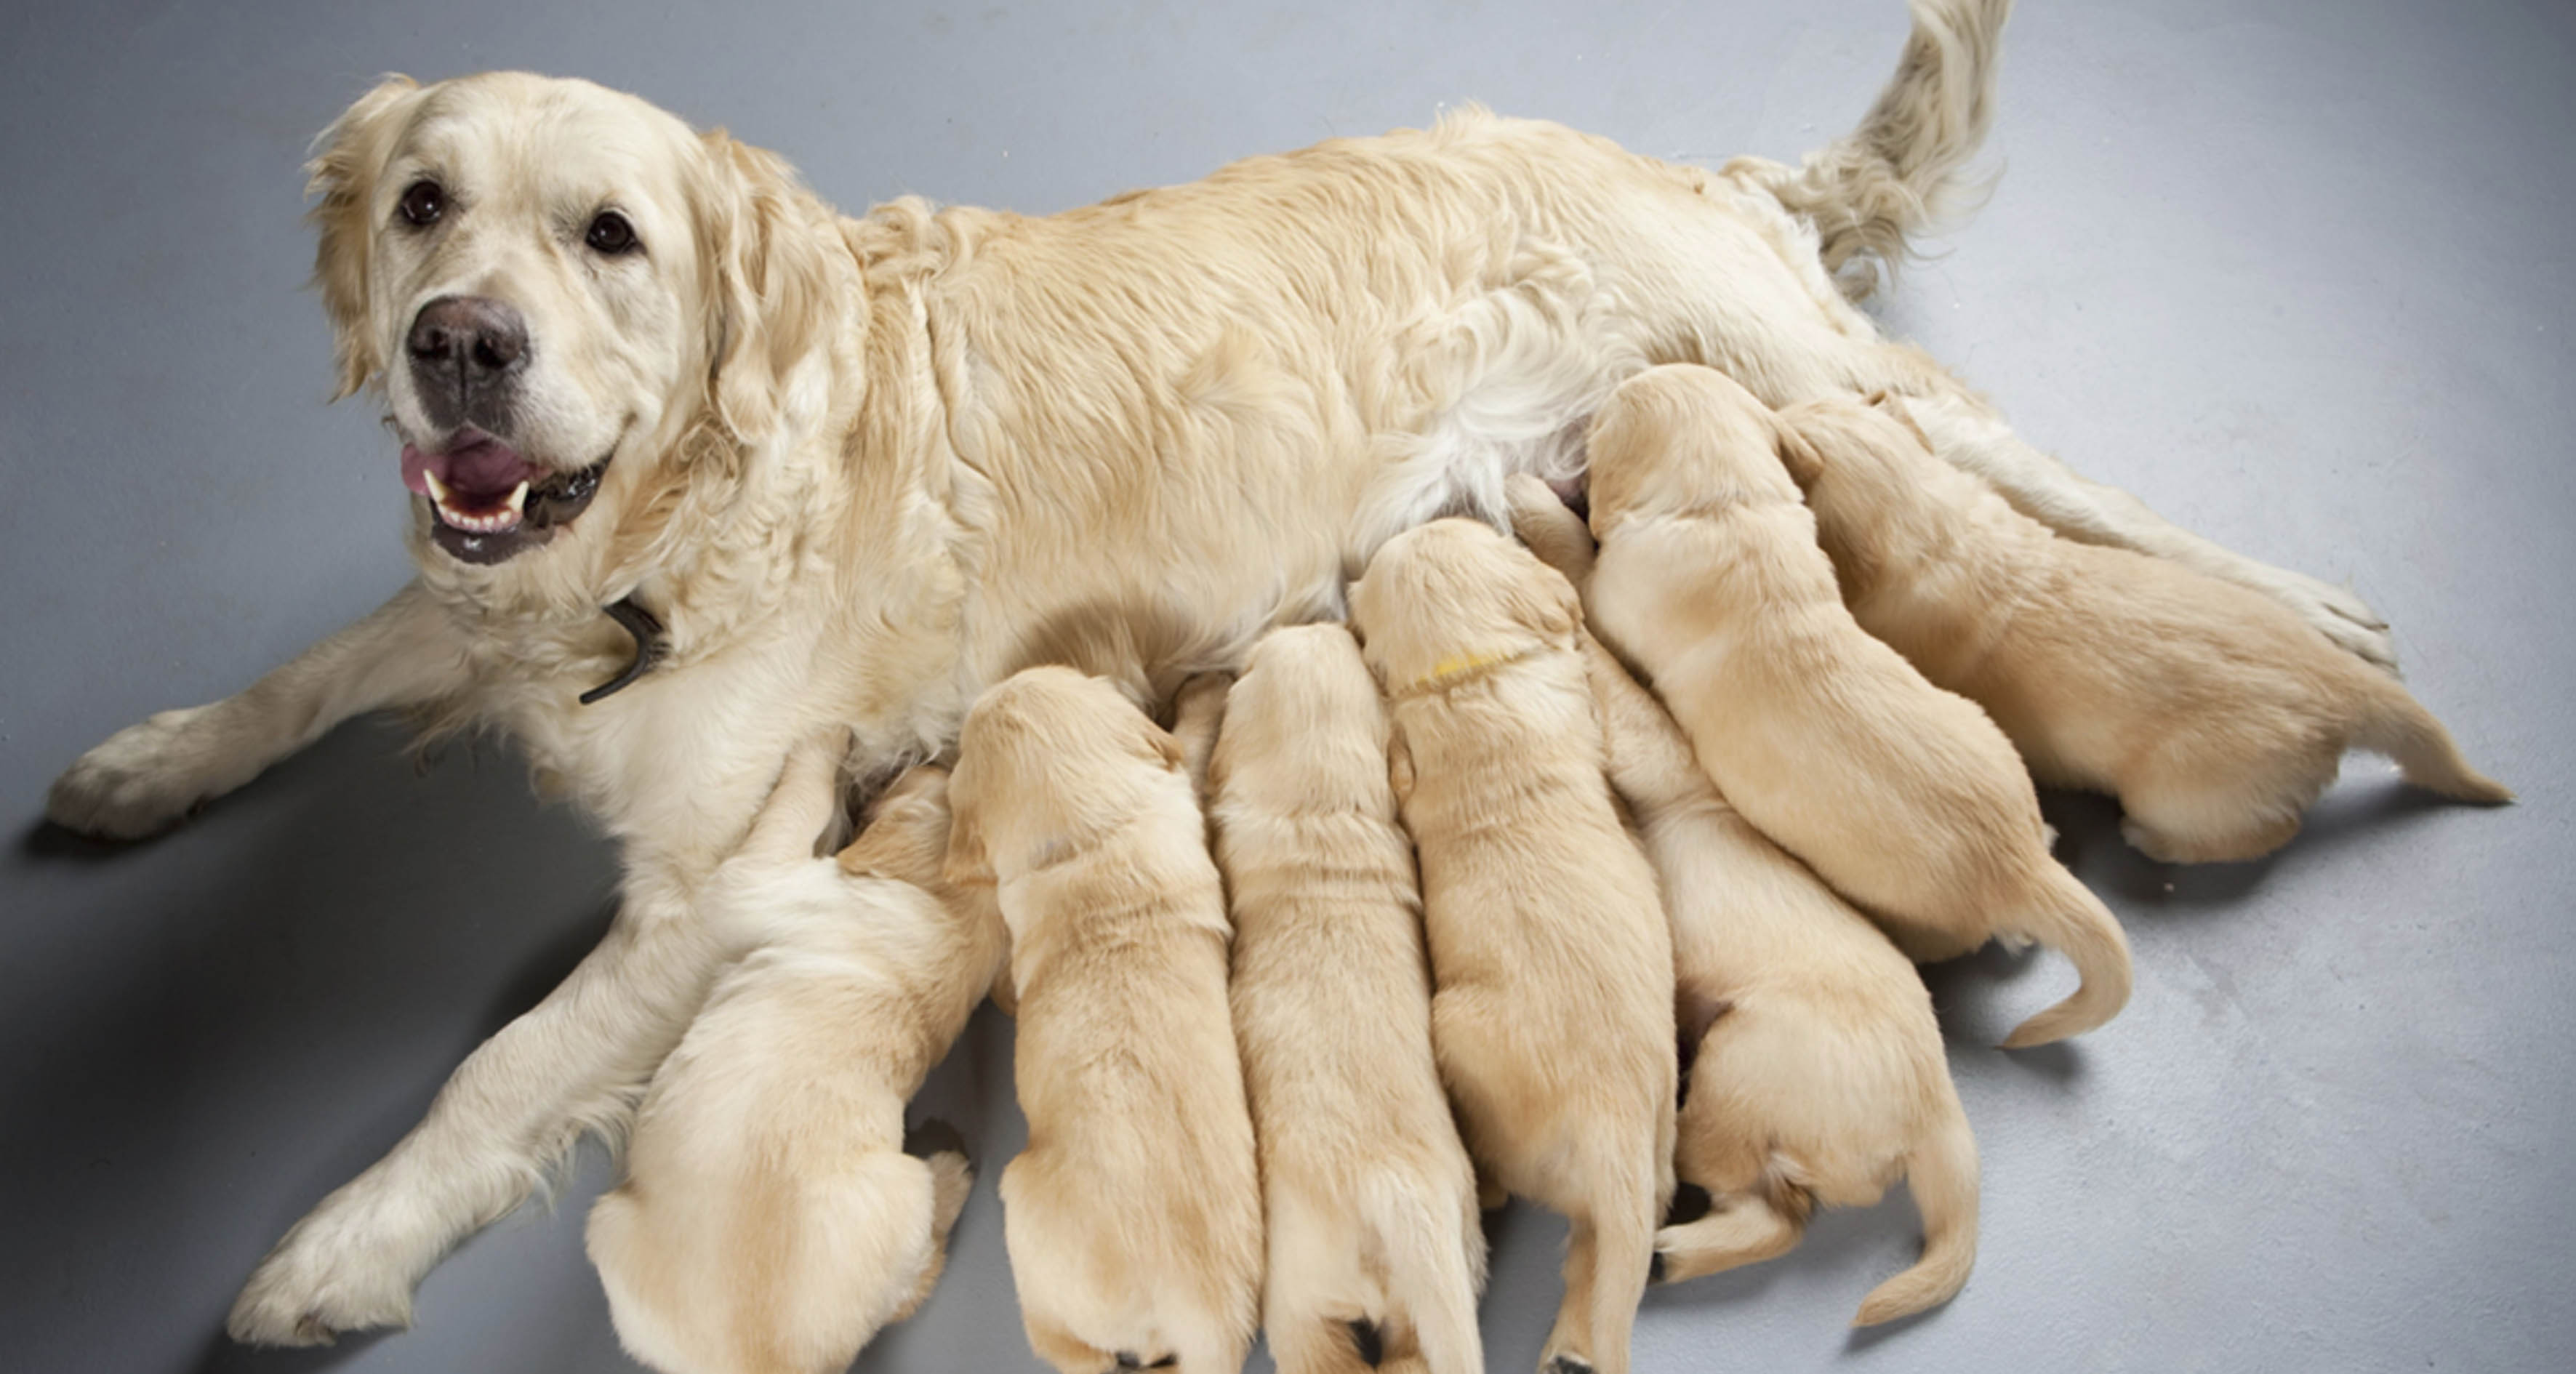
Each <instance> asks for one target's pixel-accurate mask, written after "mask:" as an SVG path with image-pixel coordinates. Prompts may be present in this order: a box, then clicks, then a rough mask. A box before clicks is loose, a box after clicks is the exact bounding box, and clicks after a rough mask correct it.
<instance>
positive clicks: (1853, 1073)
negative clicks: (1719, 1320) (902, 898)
mask: <svg viewBox="0 0 2576 1374" xmlns="http://www.w3.org/2000/svg"><path fill="white" fill-rule="evenodd" d="M1512 524H1513V526H1514V528H1515V529H1516V531H1517V532H1518V533H1519V534H1520V535H1521V538H1522V540H1523V541H1524V542H1526V543H1527V544H1528V545H1529V546H1530V547H1531V549H1533V550H1534V551H1536V552H1537V553H1538V554H1539V556H1540V557H1542V558H1544V559H1546V560H1547V561H1548V562H1549V563H1550V564H1551V565H1552V566H1554V567H1555V568H1556V569H1557V570H1558V571H1560V572H1562V573H1564V574H1565V575H1566V576H1567V578H1568V579H1569V580H1571V581H1574V582H1576V583H1577V584H1578V585H1579V584H1580V583H1581V582H1583V581H1584V580H1586V577H1587V574H1588V572H1589V566H1588V565H1589V564H1590V562H1591V558H1592V540H1591V536H1590V535H1588V534H1586V533H1584V529H1583V522H1582V521H1581V520H1580V519H1579V518H1577V517H1576V516H1575V514H1574V513H1573V512H1572V511H1569V510H1567V509H1566V508H1565V507H1564V505H1563V504H1561V503H1560V502H1559V501H1558V500H1557V499H1556V497H1555V496H1554V495H1552V494H1550V493H1549V491H1548V489H1547V487H1546V486H1545V484H1543V483H1540V482H1537V481H1536V480H1534V479H1518V480H1517V481H1516V482H1515V485H1514V489H1513V491H1512ZM1584 649H1585V659H1586V662H1587V664H1588V665H1589V667H1590V669H1591V673H1592V687H1593V692H1594V694H1595V696H1596V697H1597V698H1598V699H1599V701H1600V704H1601V712H1602V718H1603V720H1604V722H1605V724H1606V726H1607V730H1608V735H1609V748H1610V779H1611V782H1612V784H1613V785H1614V786H1615V787H1616V788H1617V789H1618V791H1619V794H1620V795H1621V796H1622V797H1623V798H1625V799H1626V801H1627V803H1628V806H1629V809H1630V811H1631V813H1632V814H1633V815H1634V816H1635V817H1636V821H1637V825H1638V828H1639V830H1640V831H1641V832H1642V834H1643V837H1644V839H1645V844H1646V853H1647V856H1648V857H1649V858H1651V859H1652V860H1653V861H1654V865H1655V871H1656V874H1657V876H1658V877H1660V878H1661V879H1662V881H1663V888H1664V902H1665V907H1666V910H1667V911H1668V912H1669V914H1670V915H1671V918H1672V926H1673V970H1674V977H1675V982H1676V986H1677V989H1678V991H1677V993H1676V996H1675V1004H1676V1006H1675V1010H1676V1015H1677V1016H1678V1018H1679V1020H1680V1030H1681V1043H1682V1045H1683V1047H1684V1050H1685V1053H1686V1054H1688V1053H1689V1051H1690V1050H1691V1049H1693V1048H1694V1047H1695V1048H1696V1050H1697V1055H1696V1058H1694V1059H1692V1060H1691V1062H1690V1064H1689V1065H1688V1067H1687V1068H1686V1070H1685V1079H1686V1082H1687V1084H1688V1090H1687V1091H1686V1092H1685V1093H1684V1094H1683V1096H1682V1108H1681V1114H1680V1120H1679V1124H1678V1128H1677V1142H1678V1143H1677V1159H1676V1170H1675V1172H1676V1173H1677V1174H1678V1175H1679V1177H1680V1180H1681V1182H1682V1183H1684V1184H1688V1185H1695V1186H1696V1187H1698V1188H1700V1189H1703V1190H1705V1192H1706V1194H1707V1197H1706V1202H1707V1206H1708V1210H1707V1212H1706V1214H1705V1215H1702V1216H1699V1217H1696V1218H1691V1219H1687V1220H1681V1219H1677V1224H1673V1225H1668V1226H1666V1227H1665V1228H1664V1230H1663V1231H1662V1232H1661V1233H1659V1234H1658V1235H1657V1236H1656V1238H1655V1249H1656V1252H1657V1253H1658V1254H1659V1255H1660V1256H1661V1257H1662V1260H1663V1277H1664V1279H1665V1280H1666V1281H1678V1280H1682V1279H1688V1278H1695V1277H1697V1276H1699V1275H1701V1274H1711V1273H1716V1272H1718V1271H1719V1270H1722V1269H1731V1268H1734V1267H1735V1266H1737V1265H1740V1264H1750V1263H1753V1262H1755V1261H1758V1260H1765V1259H1770V1258H1772V1257H1774V1256H1776V1255H1780V1254H1783V1253H1786V1252H1787V1251H1788V1250H1789V1249H1790V1248H1791V1247H1793V1246H1795V1245H1796V1244H1797V1243H1798V1241H1799V1238H1800V1237H1801V1236H1802V1235H1803V1234H1804V1232H1805V1230H1806V1223H1807V1217H1808V1214H1809V1212H1810V1210H1811V1209H1812V1208H1813V1207H1814V1206H1815V1204H1817V1203H1819V1202H1821V1203H1825V1204H1827V1205H1829V1206H1836V1207H1866V1206H1868V1205H1870V1204H1872V1203H1874V1202H1876V1201H1878V1199H1879V1197H1880V1196H1881V1194H1883V1193H1884V1192H1885V1191H1886V1189H1887V1187H1888V1185H1890V1184H1892V1183H1894V1182H1896V1181H1897V1180H1898V1179H1900V1178H1902V1179H1905V1180H1906V1181H1907V1183H1908V1184H1909V1187H1910V1190H1911V1191H1912V1193H1913V1196H1914V1203H1915V1206H1916V1208H1917V1209H1919V1210H1920V1211H1921V1212H1922V1214H1923V1231H1924V1244H1923V1258H1922V1260H1921V1261H1920V1262H1918V1263H1917V1264H1915V1265H1914V1266H1913V1267H1912V1268H1910V1269H1907V1270H1906V1271H1905V1272H1903V1273H1900V1274H1898V1275H1896V1276H1895V1277H1894V1278H1891V1279H1889V1280H1887V1281H1886V1282H1885V1283H1883V1284H1881V1285H1880V1286H1879V1287H1878V1289H1877V1290H1876V1291H1874V1292H1872V1293H1871V1294H1870V1295H1869V1298H1868V1300H1867V1301H1866V1302H1864V1303H1862V1304H1861V1308H1860V1315H1859V1316H1858V1318H1857V1319H1856V1320H1855V1324H1856V1325H1861V1326H1868V1325H1873V1324H1875V1323H1878V1322H1884V1321H1892V1320H1895V1319H1896V1318H1898V1317H1905V1316H1911V1315H1913V1314H1914V1313H1916V1312H1920V1311H1922V1310H1924V1309H1925V1308H1928V1307H1931V1306H1934V1305H1935V1304H1938V1303H1942V1302H1947V1301H1948V1300H1949V1299H1950V1298H1951V1296H1952V1295H1954V1294H1956V1293H1957V1292H1958V1291H1959V1287H1960V1285H1962V1284H1964V1283H1966V1282H1967V1279H1968V1270H1969V1268H1970V1267H1971V1266H1972V1265H1974V1264H1975V1262H1976V1254H1977V1142H1976V1137H1975V1135H1974V1133H1973V1132H1971V1131H1970V1130H1969V1128H1968V1119H1967V1115H1966V1113H1965V1112H1964V1111H1963V1110H1962V1109H1961V1107H1960V1105H1959V1094H1958V1092H1957V1090H1956V1089H1955V1088H1953V1087H1952V1086H1951V1083H1950V1066H1949V1063H1948V1061H1947V1059H1946V1058H1945V1057H1944V1055H1943V1052H1942V1047H1941V1028H1940V1025H1939V1023H1938V1022H1936V1021H1935V1020H1934V1019H1933V1016H1932V999H1931V997H1930V995H1929V994H1927V993H1926V992H1925V991H1924V990H1923V983H1922V980H1920V979H1919V978H1917V977H1916V976H1915V974H1914V968H1913V966H1912V965H1911V964H1909V963H1907V962H1906V959H1905V956H1904V955H1903V954H1901V953H1898V952H1897V949H1896V947H1895V946H1894V945H1892V944H1890V943H1889V942H1888V939H1887V937H1886V936H1885V935H1882V934H1880V933H1879V931H1878V929H1877V928H1876V927H1874V926H1872V925H1871V924H1870V923H1869V921H1868V919H1867V918H1866V917H1864V916H1862V915H1861V914H1860V913H1859V912H1857V911H1854V910H1852V909H1851V907H1850V906H1848V905H1846V904H1845V903H1844V902H1843V900H1842V899H1841V898H1839V897H1837V896H1835V895H1834V894H1833V891H1832V890H1831V889H1830V888H1827V887H1826V886H1825V885H1824V883H1822V882H1821V881H1819V880H1818V879H1817V878H1816V876H1815V874H1813V873H1811V872H1809V871H1808V870H1807V868H1806V866H1805V865H1803V864H1800V863H1799V862H1798V861H1797V860H1796V859H1793V858H1790V857H1789V856H1788V855H1787V854H1785V853H1782V852H1781V850H1780V848H1779V846H1777V845H1774V844H1772V843H1771V842H1770V841H1769V840H1767V839H1764V838H1763V837H1762V835H1761V833H1760V832H1759V831H1756V830H1755V829H1754V828H1753V826H1752V825H1751V824H1750V823H1748V822H1747V821H1746V820H1745V819H1744V818H1743V817H1742V816H1740V815H1738V814H1736V812H1735V809H1734V808H1733V807H1730V806H1728V805H1727V804H1726V801H1725V799H1724V798H1722V797H1720V796H1719V795H1718V792H1717V787H1716V785H1715V784H1713V783H1711V782H1710V781H1709V780H1708V776H1707V775H1706V774H1705V773H1702V772H1701V771H1700V768H1699V764H1698V762H1697V761H1696V760H1695V759H1693V758H1692V757H1691V748H1690V741H1689V740H1688V739H1685V738H1684V737H1683V736H1682V733H1681V731H1680V729H1679V728H1678V727H1676V726H1675V725H1674V724H1673V722H1672V718H1671V717H1670V716H1668V715H1666V714H1665V713H1664V708H1663V707H1662V706H1660V705H1657V704H1656V702H1655V700H1654V698H1653V697H1652V696H1650V695H1649V694H1648V693H1647V692H1646V690H1645V689H1644V688H1642V687H1640V686H1638V685H1637V684H1636V682H1635V681H1634V680H1632V679H1631V678H1630V677H1629V676H1628V674H1627V671H1626V670H1625V669H1623V668H1621V667H1620V666H1619V664H1618V663H1617V662H1616V661H1615V660H1613V659H1612V658H1611V657H1610V654H1609V652H1608V651H1607V650H1605V649H1603V648H1602V647H1601V646H1600V645H1599V644H1597V643H1594V642H1592V641H1591V640H1590V639H1589V638H1587V639H1586V641H1585V644H1584Z"/></svg>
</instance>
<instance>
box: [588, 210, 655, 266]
mask: <svg viewBox="0 0 2576 1374" xmlns="http://www.w3.org/2000/svg"><path fill="white" fill-rule="evenodd" d="M581 241H582V242H584V243H587V244H589V245H590V251H592V252H594V253H605V254H607V255H608V256H609V257H612V258H613V257H616V256H617V255H618V254H620V253H632V252H634V251H635V250H636V249H638V248H641V247H643V246H644V245H642V244H640V243H638V242H636V241H635V226H634V225H632V224H628V223H627V222H626V216H624V215H621V214H619V213H617V212H616V211H614V210H602V211H600V212H599V215H598V217H597V218H595V219H593V220H592V221H591V222H590V228H589V230H588V231H586V232H585V233H583V235H582V236H581Z"/></svg>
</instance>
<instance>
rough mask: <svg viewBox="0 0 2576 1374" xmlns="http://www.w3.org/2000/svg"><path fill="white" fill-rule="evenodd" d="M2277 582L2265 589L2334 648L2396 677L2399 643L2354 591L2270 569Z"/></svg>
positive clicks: (2385, 622)
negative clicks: (2330, 642) (2322, 634)
mask: <svg viewBox="0 0 2576 1374" xmlns="http://www.w3.org/2000/svg"><path fill="white" fill-rule="evenodd" d="M2270 571H2271V572H2273V573H2274V574H2275V575H2276V579H2277V580H2274V581H2272V582H2271V583H2270V584H2269V585H2266V586H2265V587H2264V588H2263V589H2262V590H2264V591H2267V592H2270V593H2271V594H2272V595H2273V596H2275V597H2277V598H2279V599H2280V600H2281V601H2282V602H2284V603H2286V604H2287V605H2288V606H2289V608H2290V609H2291V610H2293V611H2296V612H2298V613H2299V618H2300V619H2302V620H2305V621H2306V622H2308V623H2309V624H2311V625H2314V626H2316V627H2317V629H2318V630H2319V631H2321V632H2323V633H2324V635H2325V637H2326V638H2328V639H2330V640H2333V641H2334V643H2335V647H2337V648H2339V649H2342V650H2343V651H2344V652H2345V653H2348V654H2351V655H2352V656H2354V657H2355V658H2358V659H2360V660H2362V661H2363V662H2365V663H2368V664H2369V665H2370V666H2372V667H2374V668H2377V669H2379V670H2380V671H2381V672H2384V673H2387V674H2389V675H2390V676H2392V677H2394V676H2396V673H2397V640H2396V637H2395V636H2393V635H2391V634H2390V633H2389V632H2388V622H2387V621H2385V620H2382V619H2380V618H2379V613H2378V612H2376V611H2373V610H2372V609H2370V603H2368V602H2366V601H2364V600H2362V599H2361V598H2360V597H2359V596H2357V595H2355V594H2354V593H2353V592H2352V591H2351V589H2349V588H2346V587H2338V586H2335V585H2334V584H2333V583H2331V582H2320V581H2318V580H2317V579H2315V578H2313V577H2308V576H2305V575H2303V574H2300V573H2294V572H2283V571H2281V570H2280V569H2277V568H2276V569H2271V570H2270Z"/></svg>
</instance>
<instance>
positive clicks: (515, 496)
mask: <svg viewBox="0 0 2576 1374" xmlns="http://www.w3.org/2000/svg"><path fill="white" fill-rule="evenodd" d="M421 476H423V477H426V478H428V479H429V496H430V499H431V500H432V501H435V502H437V503H438V518H439V519H440V520H441V521H443V522H445V523H446V524H447V525H448V526H449V527H450V528H452V529H459V530H463V531H465V532H466V533H467V534H498V533H500V532H501V531H503V530H508V529H516V528H518V525H519V522H520V521H521V520H522V519H524V518H525V517H526V515H527V509H528V484H527V483H526V482H521V483H519V485H518V486H516V487H513V488H512V489H511V490H510V494H509V496H508V497H507V498H505V499H504V500H503V501H502V502H501V509H499V510H496V511H493V512H491V513H490V514H488V515H473V514H469V513H468V512H465V511H461V510H458V509H457V508H456V494H455V493H454V492H453V491H452V490H450V489H449V487H448V485H447V484H446V483H445V482H442V481H440V480H438V474H437V473H434V472H424V473H422V474H421Z"/></svg>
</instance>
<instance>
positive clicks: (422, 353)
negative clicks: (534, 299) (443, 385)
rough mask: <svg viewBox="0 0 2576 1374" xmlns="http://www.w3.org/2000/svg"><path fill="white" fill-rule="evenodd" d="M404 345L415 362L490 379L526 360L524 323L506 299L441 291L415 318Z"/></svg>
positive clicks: (461, 378) (470, 378) (470, 379)
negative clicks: (443, 292) (444, 294)
mask: <svg viewBox="0 0 2576 1374" xmlns="http://www.w3.org/2000/svg"><path fill="white" fill-rule="evenodd" d="M408 347H409V348H410V351H411V358H412V365H413V366H414V367H418V368H422V369H425V370H430V371H436V372H440V373H444V374H446V375H447V376H448V377H450V378H452V379H453V380H455V381H458V382H465V383H482V382H488V381H492V380H495V379H497V378H499V377H500V376H501V375H502V374H504V373H506V372H509V371H511V370H513V369H515V368H517V367H518V366H519V365H520V364H521V363H522V362H524V361H526V359H527V356H528V323H527V321H526V320H525V319H523V318H521V317H520V315H519V312H518V310H517V309H516V308H515V307H513V306H511V305H510V304H509V303H508V302H506V301H496V300H491V299H488V298H486V297H482V296H441V297H439V298H438V299H437V300H434V301H431V302H430V303H429V304H427V305H424V306H422V307H421V308H420V314H418V315H417V316H414V317H413V319H412V322H411V337H410V339H409V340H408Z"/></svg>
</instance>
